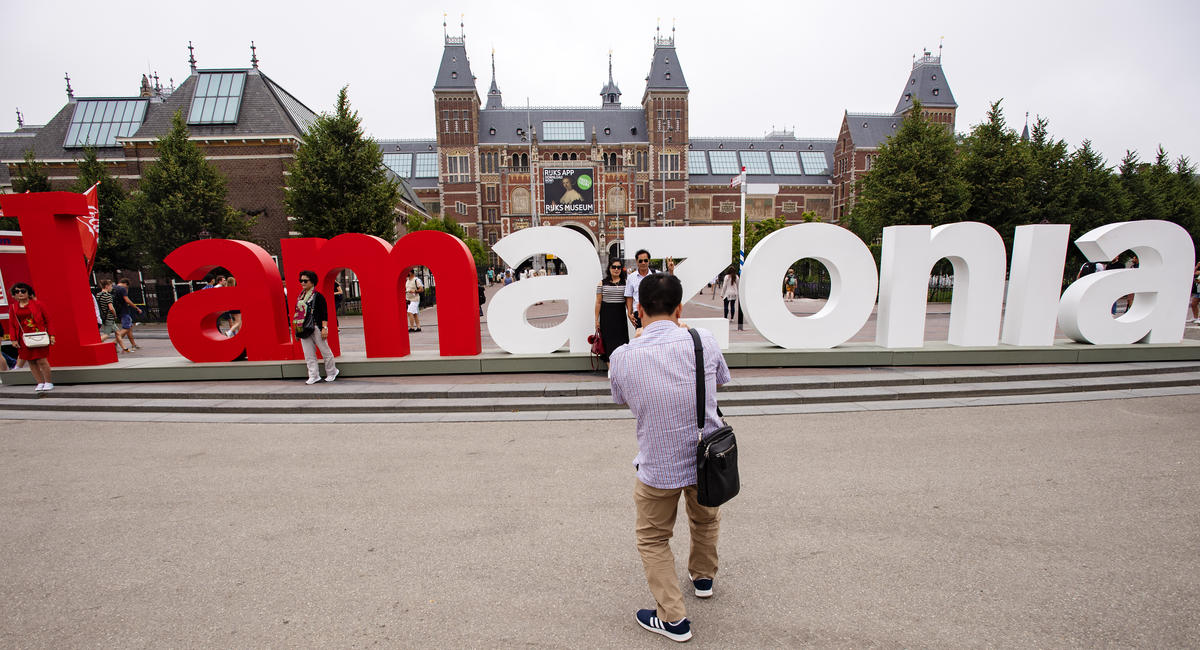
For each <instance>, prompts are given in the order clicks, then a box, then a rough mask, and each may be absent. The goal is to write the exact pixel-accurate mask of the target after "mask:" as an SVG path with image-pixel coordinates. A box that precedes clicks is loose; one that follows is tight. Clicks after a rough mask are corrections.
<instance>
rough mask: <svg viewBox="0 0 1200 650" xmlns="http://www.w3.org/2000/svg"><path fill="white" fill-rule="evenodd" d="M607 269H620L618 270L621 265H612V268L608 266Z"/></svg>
mask: <svg viewBox="0 0 1200 650" xmlns="http://www.w3.org/2000/svg"><path fill="white" fill-rule="evenodd" d="M608 268H610V269H620V268H621V265H620V264H613V265H612V266H610V267H608Z"/></svg>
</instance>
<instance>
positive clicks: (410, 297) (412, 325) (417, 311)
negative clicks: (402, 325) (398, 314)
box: [404, 269, 425, 332]
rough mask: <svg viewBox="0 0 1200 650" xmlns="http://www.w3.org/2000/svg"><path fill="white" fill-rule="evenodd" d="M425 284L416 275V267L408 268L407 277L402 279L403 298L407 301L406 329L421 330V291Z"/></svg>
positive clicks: (411, 330)
mask: <svg viewBox="0 0 1200 650" xmlns="http://www.w3.org/2000/svg"><path fill="white" fill-rule="evenodd" d="M424 290H425V285H424V284H423V283H422V282H421V278H418V277H417V271H416V269H409V270H408V279H407V280H405V281H404V300H405V301H406V302H407V303H408V331H410V332H420V331H421V292H422V291H424Z"/></svg>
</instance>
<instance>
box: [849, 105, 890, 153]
mask: <svg viewBox="0 0 1200 650" xmlns="http://www.w3.org/2000/svg"><path fill="white" fill-rule="evenodd" d="M845 120H846V123H847V124H848V125H849V127H850V139H851V141H853V142H854V147H855V148H856V149H862V148H871V147H878V146H879V145H881V144H883V142H884V141H885V140H887V139H888V138H889V137H891V136H893V135H895V133H896V131H897V130H899V129H900V123H901V122H902V121H903V120H904V118H903V117H901V116H900V115H880V114H878V113H850V112H847V113H846V116H845Z"/></svg>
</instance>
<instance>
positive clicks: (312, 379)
mask: <svg viewBox="0 0 1200 650" xmlns="http://www.w3.org/2000/svg"><path fill="white" fill-rule="evenodd" d="M318 381H321V378H320V377H309V378H308V381H306V382H304V383H306V384H308V385H309V386H312V385H313V384H315V383H317V382H318Z"/></svg>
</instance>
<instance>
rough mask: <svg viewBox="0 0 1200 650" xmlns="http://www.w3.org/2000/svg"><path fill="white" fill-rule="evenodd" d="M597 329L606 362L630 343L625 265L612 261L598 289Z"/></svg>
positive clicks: (602, 357) (619, 261) (602, 356)
mask: <svg viewBox="0 0 1200 650" xmlns="http://www.w3.org/2000/svg"><path fill="white" fill-rule="evenodd" d="M596 329H597V330H599V331H600V339H601V340H603V341H604V354H602V355H601V356H600V358H601V359H604V361H605V362H607V361H608V355H610V354H612V351H613V350H616V349H617V347H618V346H622V345H625V344H626V343H628V342H629V321H628V319H627V318H626V317H625V264H624V263H623V262H621V260H612V261H611V262H609V264H608V275H606V276H604V281H603V282H601V283H600V285H599V286H597V287H596Z"/></svg>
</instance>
